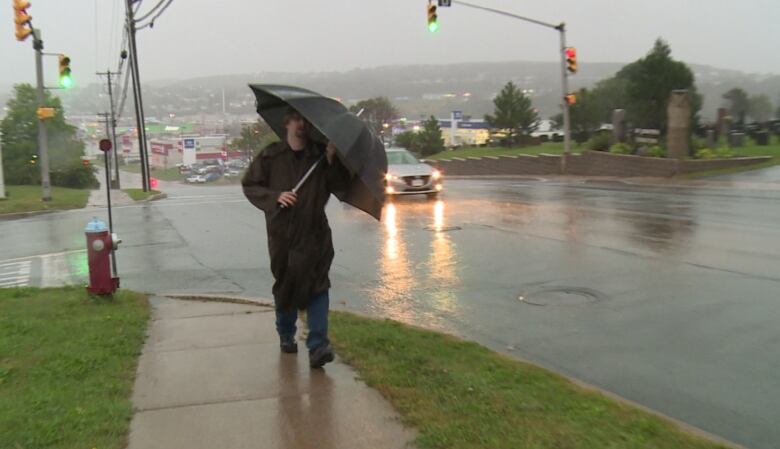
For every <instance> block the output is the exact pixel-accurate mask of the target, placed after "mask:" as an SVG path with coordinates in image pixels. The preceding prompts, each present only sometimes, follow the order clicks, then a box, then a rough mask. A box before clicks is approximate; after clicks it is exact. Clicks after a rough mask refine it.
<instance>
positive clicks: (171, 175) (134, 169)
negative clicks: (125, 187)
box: [121, 164, 184, 181]
mask: <svg viewBox="0 0 780 449" xmlns="http://www.w3.org/2000/svg"><path fill="white" fill-rule="evenodd" d="M121 169H122V170H124V171H126V172H130V173H141V166H140V165H138V164H126V165H123V166H122V167H121ZM152 178H157V179H159V180H161V181H182V180H184V176H183V175H181V174H180V173H179V169H178V168H176V167H173V168H166V169H162V168H154V167H152Z"/></svg>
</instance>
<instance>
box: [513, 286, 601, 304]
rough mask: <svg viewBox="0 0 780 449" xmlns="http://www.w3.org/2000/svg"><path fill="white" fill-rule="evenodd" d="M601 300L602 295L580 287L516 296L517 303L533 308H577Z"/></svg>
mask: <svg viewBox="0 0 780 449" xmlns="http://www.w3.org/2000/svg"><path fill="white" fill-rule="evenodd" d="M603 298H604V295H603V294H602V293H599V292H597V291H596V290H591V289H589V288H581V287H543V288H538V289H534V290H529V291H528V292H521V293H520V294H519V295H518V296H517V299H518V301H520V302H523V303H526V304H530V305H533V306H578V305H584V304H593V303H594V302H597V301H599V300H601V299H603Z"/></svg>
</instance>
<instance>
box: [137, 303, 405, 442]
mask: <svg viewBox="0 0 780 449" xmlns="http://www.w3.org/2000/svg"><path fill="white" fill-rule="evenodd" d="M152 307H153V315H152V323H151V327H150V334H149V338H148V340H147V342H146V345H145V347H144V351H143V354H142V356H141V359H140V361H139V366H138V375H137V377H136V382H135V389H134V394H133V403H134V405H135V407H136V409H137V412H136V414H135V416H134V418H133V422H132V424H131V431H130V442H129V446H128V447H129V448H130V449H141V448H143V449H154V448H166V449H176V448H187V449H199V448H204V449H205V448H214V447H224V448H237V449H242V448H270V449H273V448H318V449H327V448H364V447H374V448H404V447H409V445H410V442H411V441H412V439H413V438H414V432H413V431H412V430H410V429H405V428H404V427H403V426H402V425H401V423H400V421H399V418H398V415H397V414H396V412H395V411H394V410H393V409H392V407H391V406H390V405H389V404H388V403H387V402H386V401H385V400H384V399H383V398H382V397H381V395H379V394H378V393H377V392H376V391H374V390H372V389H370V388H368V387H367V386H366V385H365V384H363V383H362V382H359V381H357V380H356V373H355V372H354V371H353V370H352V369H351V368H349V367H348V366H346V365H344V364H341V363H339V361H338V359H337V360H336V362H334V363H332V364H329V365H326V367H325V369H324V370H311V369H310V368H309V366H308V354H307V353H306V351H305V350H302V351H301V352H300V353H299V354H297V355H295V354H281V353H280V351H279V345H278V338H277V336H276V333H275V330H274V314H273V311H272V309H269V308H266V307H259V306H251V305H241V304H231V303H208V302H198V301H183V300H176V299H167V298H153V299H152ZM301 349H303V345H301Z"/></svg>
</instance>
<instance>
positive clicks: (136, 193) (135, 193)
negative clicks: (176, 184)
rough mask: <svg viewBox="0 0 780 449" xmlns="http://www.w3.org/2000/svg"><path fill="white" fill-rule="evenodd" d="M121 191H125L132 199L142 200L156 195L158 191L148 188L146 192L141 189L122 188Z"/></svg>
mask: <svg viewBox="0 0 780 449" xmlns="http://www.w3.org/2000/svg"><path fill="white" fill-rule="evenodd" d="M122 191H123V192H125V193H127V194H128V195H129V196H130V198H132V199H133V200H134V201H142V200H145V199H147V198H149V197H150V196H152V195H157V194H158V193H160V192H159V191H158V190H150V191H148V192H144V190H143V189H122Z"/></svg>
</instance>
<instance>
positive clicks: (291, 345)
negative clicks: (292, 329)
mask: <svg viewBox="0 0 780 449" xmlns="http://www.w3.org/2000/svg"><path fill="white" fill-rule="evenodd" d="M279 347H280V348H281V349H282V352H284V353H285V354H296V353H297V352H298V343H296V342H295V338H294V337H289V338H281V341H280V343H279Z"/></svg>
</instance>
